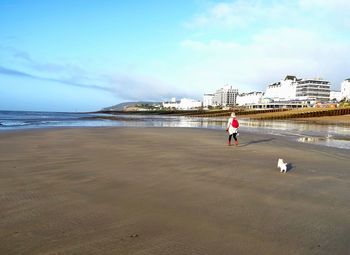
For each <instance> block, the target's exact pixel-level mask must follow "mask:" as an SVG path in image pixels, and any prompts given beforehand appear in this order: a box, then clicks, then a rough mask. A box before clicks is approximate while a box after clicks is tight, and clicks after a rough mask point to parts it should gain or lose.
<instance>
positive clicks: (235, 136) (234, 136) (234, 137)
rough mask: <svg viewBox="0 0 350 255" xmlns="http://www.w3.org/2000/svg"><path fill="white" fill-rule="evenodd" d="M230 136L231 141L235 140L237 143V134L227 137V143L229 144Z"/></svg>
mask: <svg viewBox="0 0 350 255" xmlns="http://www.w3.org/2000/svg"><path fill="white" fill-rule="evenodd" d="M232 136H233V139H235V141H237V133H233V134H232V135H229V136H228V141H229V142H231V139H232Z"/></svg>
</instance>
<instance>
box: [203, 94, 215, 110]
mask: <svg viewBox="0 0 350 255" xmlns="http://www.w3.org/2000/svg"><path fill="white" fill-rule="evenodd" d="M214 96H215V94H210V93H207V94H204V95H203V107H209V106H213V105H214Z"/></svg>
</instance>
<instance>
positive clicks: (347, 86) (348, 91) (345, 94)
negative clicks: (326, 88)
mask: <svg viewBox="0 0 350 255" xmlns="http://www.w3.org/2000/svg"><path fill="white" fill-rule="evenodd" d="M340 93H341V99H345V100H350V78H349V79H346V80H344V81H343V82H342V83H341V88H340Z"/></svg>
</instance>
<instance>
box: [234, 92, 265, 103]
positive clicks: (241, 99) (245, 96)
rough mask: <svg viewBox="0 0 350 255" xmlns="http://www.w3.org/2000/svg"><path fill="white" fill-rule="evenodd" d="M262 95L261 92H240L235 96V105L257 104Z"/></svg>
mask: <svg viewBox="0 0 350 255" xmlns="http://www.w3.org/2000/svg"><path fill="white" fill-rule="evenodd" d="M263 96H264V93H263V92H249V93H242V94H239V95H238V96H237V105H239V106H246V105H251V104H259V103H261V101H262V98H263Z"/></svg>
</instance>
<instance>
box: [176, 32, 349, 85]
mask: <svg viewBox="0 0 350 255" xmlns="http://www.w3.org/2000/svg"><path fill="white" fill-rule="evenodd" d="M181 45H182V47H183V48H184V50H186V51H195V52H197V54H200V55H201V56H202V57H203V58H204V61H201V62H200V63H196V64H193V63H190V64H189V65H188V66H187V67H186V71H185V73H186V75H185V77H184V79H186V77H187V79H189V80H190V82H191V83H192V84H201V86H204V87H206V88H207V89H206V90H208V89H209V88H211V87H212V88H213V89H215V88H218V87H220V86H222V85H224V84H226V83H230V84H232V85H233V86H235V87H237V88H239V89H240V90H242V91H245V92H246V91H251V90H265V88H266V85H267V84H269V83H272V82H275V81H277V80H279V79H282V78H284V76H285V75H287V74H293V75H297V76H298V77H301V78H313V77H316V76H323V78H326V79H329V80H331V81H333V82H334V83H335V84H333V85H334V88H339V83H340V82H341V80H342V79H345V78H346V77H347V76H348V73H346V71H347V70H346V69H347V67H348V66H349V64H350V61H349V59H348V57H347V56H349V54H350V46H349V45H348V44H345V43H341V42H336V41H332V40H330V39H329V38H325V37H323V36H322V35H319V34H317V33H314V32H310V31H307V30H302V29H291V28H280V29H271V30H270V29H267V30H265V31H262V32H261V33H259V34H257V35H255V36H254V38H253V40H252V41H251V42H249V43H241V44H238V43H236V42H232V41H228V42H224V41H219V40H211V41H209V42H207V43H205V42H200V41H192V40H185V41H184V42H182V44H181Z"/></svg>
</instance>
